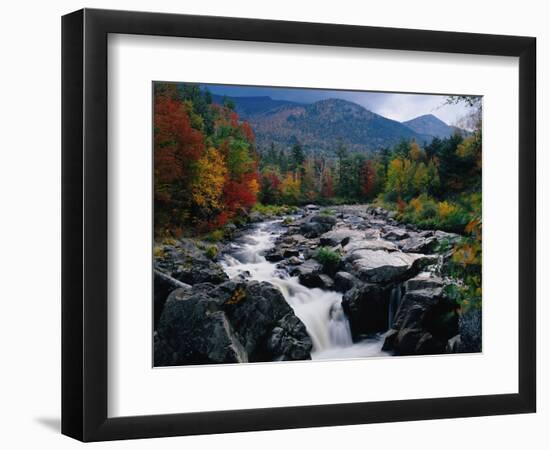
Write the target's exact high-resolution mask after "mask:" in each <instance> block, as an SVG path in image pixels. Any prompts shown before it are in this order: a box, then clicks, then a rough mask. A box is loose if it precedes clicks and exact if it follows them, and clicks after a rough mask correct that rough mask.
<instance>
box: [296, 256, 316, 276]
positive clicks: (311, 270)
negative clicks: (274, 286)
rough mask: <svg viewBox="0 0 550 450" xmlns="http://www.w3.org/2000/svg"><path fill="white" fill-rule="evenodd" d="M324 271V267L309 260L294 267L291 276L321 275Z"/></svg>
mask: <svg viewBox="0 0 550 450" xmlns="http://www.w3.org/2000/svg"><path fill="white" fill-rule="evenodd" d="M322 270H323V266H322V265H321V264H320V263H319V262H317V261H315V260H314V259H308V260H307V261H305V262H304V263H303V264H300V265H299V266H297V267H293V268H292V270H291V271H290V275H293V276H296V275H298V276H305V275H311V274H317V273H321V271H322Z"/></svg>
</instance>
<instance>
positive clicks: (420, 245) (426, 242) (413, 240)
mask: <svg viewBox="0 0 550 450" xmlns="http://www.w3.org/2000/svg"><path fill="white" fill-rule="evenodd" d="M438 242H439V241H438V240H437V239H436V238H435V237H433V236H432V237H427V238H424V237H420V236H413V237H410V238H408V239H406V240H404V241H401V242H400V243H399V247H400V248H401V250H402V251H404V252H407V253H433V252H434V251H435V250H436V247H437V245H438Z"/></svg>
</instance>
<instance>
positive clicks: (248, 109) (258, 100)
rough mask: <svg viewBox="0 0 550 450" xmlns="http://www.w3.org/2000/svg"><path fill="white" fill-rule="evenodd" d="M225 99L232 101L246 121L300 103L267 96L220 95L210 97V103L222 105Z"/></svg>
mask: <svg viewBox="0 0 550 450" xmlns="http://www.w3.org/2000/svg"><path fill="white" fill-rule="evenodd" d="M226 98H227V99H229V100H233V102H234V103H235V110H236V111H237V113H238V114H239V116H240V117H241V118H243V119H248V118H249V117H250V116H254V115H256V114H261V113H263V112H265V111H269V110H272V109H275V108H279V107H281V106H294V105H300V103H297V102H291V101H287V100H273V99H272V98H271V97H268V96H267V95H266V96H256V97H224V96H222V95H215V94H214V95H212V101H213V102H214V103H218V104H220V105H221V104H223V102H224V100H225V99H226Z"/></svg>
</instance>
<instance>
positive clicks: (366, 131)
mask: <svg viewBox="0 0 550 450" xmlns="http://www.w3.org/2000/svg"><path fill="white" fill-rule="evenodd" d="M230 99H231V100H232V101H233V102H234V103H235V107H236V108H235V109H236V111H237V112H238V113H239V115H240V116H241V117H242V118H243V119H245V120H247V121H248V122H249V123H250V124H251V125H252V129H253V130H254V133H255V135H256V141H257V143H258V148H259V149H260V151H262V150H265V149H267V148H268V147H269V146H270V145H271V143H272V142H273V143H275V145H277V146H278V147H280V148H281V147H282V148H288V147H290V146H291V145H293V144H294V143H296V142H299V143H300V144H301V145H302V146H303V147H304V149H305V151H306V152H316V153H324V154H329V155H333V154H334V151H335V150H336V148H337V146H338V144H339V142H342V143H343V144H344V145H345V146H346V147H347V148H348V150H350V151H357V152H368V151H376V150H379V149H381V148H383V147H391V146H393V145H396V144H398V143H399V142H401V141H402V140H403V139H405V140H412V139H414V140H416V141H417V142H419V143H426V142H430V141H431V140H432V136H430V135H426V134H423V133H419V132H417V131H415V130H413V129H411V128H410V127H408V126H405V125H403V124H402V123H400V122H398V121H395V120H391V119H387V118H385V117H383V116H380V115H379V114H376V113H373V112H372V111H369V110H367V109H365V108H363V107H362V106H360V105H358V104H356V103H352V102H349V101H347V100H342V99H327V100H320V101H317V102H315V103H311V104H303V103H297V102H290V101H285V100H273V99H271V98H270V97H230ZM213 101H214V102H217V103H222V101H223V97H220V96H213Z"/></svg>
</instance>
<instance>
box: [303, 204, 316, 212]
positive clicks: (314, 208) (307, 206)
mask: <svg viewBox="0 0 550 450" xmlns="http://www.w3.org/2000/svg"><path fill="white" fill-rule="evenodd" d="M304 209H305V210H306V211H319V206H317V205H314V204H309V205H306V206H304Z"/></svg>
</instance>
